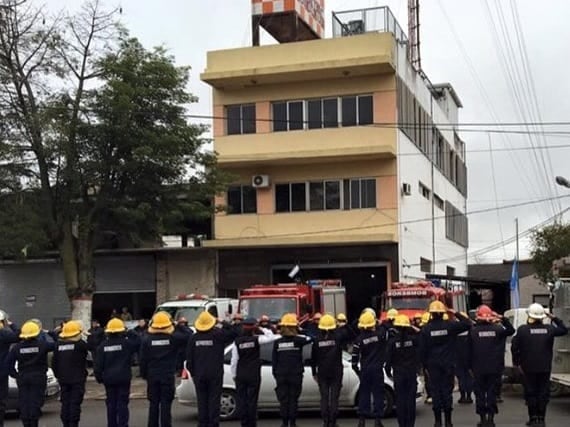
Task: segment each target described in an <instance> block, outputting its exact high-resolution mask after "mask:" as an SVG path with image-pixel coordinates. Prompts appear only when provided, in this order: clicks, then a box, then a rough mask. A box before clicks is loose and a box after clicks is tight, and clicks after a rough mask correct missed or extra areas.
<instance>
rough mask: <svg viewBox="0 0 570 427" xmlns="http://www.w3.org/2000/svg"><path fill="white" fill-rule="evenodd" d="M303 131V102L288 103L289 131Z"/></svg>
mask: <svg viewBox="0 0 570 427" xmlns="http://www.w3.org/2000/svg"><path fill="white" fill-rule="evenodd" d="M298 129H303V101H295V102H290V103H289V130H298Z"/></svg>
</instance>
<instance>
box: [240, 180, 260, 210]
mask: <svg viewBox="0 0 570 427" xmlns="http://www.w3.org/2000/svg"><path fill="white" fill-rule="evenodd" d="M242 197H243V202H242V203H243V213H256V212H257V191H256V190H255V188H253V187H252V186H250V185H244V186H243V187H242Z"/></svg>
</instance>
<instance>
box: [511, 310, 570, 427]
mask: <svg viewBox="0 0 570 427" xmlns="http://www.w3.org/2000/svg"><path fill="white" fill-rule="evenodd" d="M527 315H528V323H527V324H526V325H521V326H519V328H518V329H517V333H516V335H515V336H514V338H513V342H512V347H511V353H512V355H513V364H514V365H515V366H518V367H519V369H520V370H521V372H522V374H523V376H524V382H523V384H524V392H525V399H526V405H527V407H528V416H529V421H528V423H527V425H531V426H544V425H545V424H544V418H545V416H546V407H547V405H548V400H549V397H550V395H549V385H550V371H551V370H552V353H553V351H552V348H553V345H554V338H555V337H560V336H563V335H566V334H567V333H568V329H567V328H566V325H564V322H563V321H562V320H561V319H559V318H558V317H555V316H553V315H552V314H550V313H546V312H545V310H544V307H542V305H540V304H536V303H534V304H531V305H530V306H529V307H528V309H527ZM546 317H549V318H550V319H551V324H550V325H547V324H544V323H543V321H544V319H545V318H546Z"/></svg>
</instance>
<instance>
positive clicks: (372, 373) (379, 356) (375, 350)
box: [352, 311, 389, 427]
mask: <svg viewBox="0 0 570 427" xmlns="http://www.w3.org/2000/svg"><path fill="white" fill-rule="evenodd" d="M358 328H359V329H360V330H361V331H360V335H359V336H358V337H357V338H356V340H355V341H354V345H353V347H352V369H353V370H354V371H355V372H356V374H357V375H358V377H359V378H360V389H359V393H358V418H359V419H358V427H364V425H365V424H366V418H370V417H374V419H375V426H376V427H382V415H383V413H384V371H383V367H384V362H385V358H386V344H387V341H388V337H389V331H388V329H387V328H386V327H385V326H384V325H378V322H377V321H376V317H375V316H374V315H373V314H372V313H371V312H370V311H365V312H363V313H362V314H361V315H360V318H359V319H358ZM371 397H372V398H373V400H374V409H373V410H371V407H370V398H371Z"/></svg>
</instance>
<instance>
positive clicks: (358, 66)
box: [201, 0, 468, 312]
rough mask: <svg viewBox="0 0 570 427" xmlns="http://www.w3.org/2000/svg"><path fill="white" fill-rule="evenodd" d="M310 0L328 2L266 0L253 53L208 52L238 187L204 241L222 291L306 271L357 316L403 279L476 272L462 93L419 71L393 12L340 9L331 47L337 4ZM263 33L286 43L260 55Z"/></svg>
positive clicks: (222, 138) (226, 161)
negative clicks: (460, 130) (328, 25)
mask: <svg viewBox="0 0 570 427" xmlns="http://www.w3.org/2000/svg"><path fill="white" fill-rule="evenodd" d="M261 3H263V6H262V8H261V9H260V7H261V6H260V4H261ZM269 3H273V5H271V6H270V5H268V4H269ZM307 3H311V4H312V5H313V6H315V4H316V5H317V6H319V5H321V6H322V5H323V2H322V1H320V0H314V1H312V2H307V1H304V2H300V1H291V2H283V1H281V2H277V1H274V2H271V1H265V0H264V1H263V2H260V1H257V0H253V14H254V16H253V38H254V40H253V44H254V46H252V47H247V48H238V49H230V50H221V51H212V52H208V56H207V67H206V69H205V70H204V72H203V74H202V75H201V78H202V80H203V81H204V82H206V83H208V84H209V85H210V86H211V87H212V95H213V106H214V107H213V115H214V117H215V118H214V126H213V134H214V148H215V151H216V152H217V153H218V155H219V158H218V159H219V165H220V166H221V167H222V168H223V169H224V170H226V171H228V172H230V173H231V174H232V176H233V177H234V178H235V181H234V183H233V185H232V186H231V187H230V188H229V190H228V191H227V193H226V194H220V195H219V196H218V197H217V200H216V203H217V204H219V205H223V206H225V207H226V209H225V211H223V212H220V213H218V214H216V216H215V218H214V226H213V230H214V231H213V240H210V241H206V242H204V244H205V246H208V247H211V248H216V249H217V250H218V268H219V272H218V274H219V275H218V287H219V293H220V294H221V295H224V294H225V295H235V294H236V293H237V290H239V289H240V288H244V287H247V286H250V285H252V284H255V283H279V282H283V281H290V279H288V278H287V273H288V272H289V270H290V269H291V268H292V267H293V266H294V265H296V264H299V265H300V266H301V272H302V277H303V279H318V278H340V279H342V280H343V283H344V284H345V286H346V287H347V295H348V305H349V312H350V311H356V310H358V309H360V308H361V307H363V306H366V305H370V304H371V303H372V301H373V298H375V297H378V296H379V295H380V294H381V293H382V291H383V290H385V288H386V284H387V283H388V282H390V281H395V280H402V281H404V280H413V279H415V278H423V277H424V276H425V273H439V274H456V275H465V274H466V273H467V246H468V240H467V217H466V215H465V209H466V197H467V169H466V159H465V145H464V143H463V141H462V140H461V139H460V137H459V135H458V134H457V131H456V128H455V125H456V123H457V122H458V110H459V108H461V107H462V105H461V101H460V99H459V97H458V96H457V94H456V92H455V90H454V89H453V87H452V86H451V85H450V84H448V83H445V84H432V83H431V82H430V81H429V79H428V78H427V76H426V75H425V74H424V73H423V72H422V71H421V70H417V69H416V68H415V67H413V66H412V64H411V62H410V60H409V55H408V53H409V52H408V49H409V43H408V40H407V37H406V35H405V34H404V32H403V31H402V29H401V28H400V26H399V24H398V22H397V21H396V20H395V18H394V16H393V15H392V13H391V12H390V10H389V9H388V8H386V7H383V8H374V9H366V10H361V11H351V12H347V13H337V14H333V37H332V38H326V39H325V38H323V28H324V25H320V24H322V23H323V19H324V18H322V16H323V15H322V14H323V9H324V8H319V7H311V10H306V9H305V7H306V6H307ZM278 4H279V5H278ZM283 4H285V5H286V6H287V5H289V6H290V7H291V9H290V10H287V9H286V8H285V9H284V6H283ZM308 17H310V19H309V18H308ZM372 18H374V19H372ZM260 28H263V29H264V30H266V31H267V32H268V33H269V34H271V35H272V36H273V37H274V38H275V39H276V40H277V41H278V42H280V43H279V44H272V45H265V46H258V45H257V44H259V34H260Z"/></svg>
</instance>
